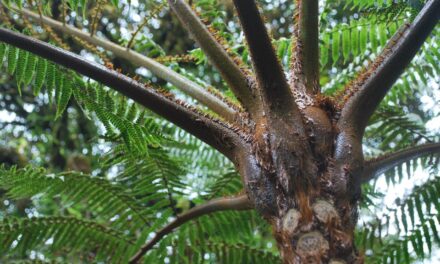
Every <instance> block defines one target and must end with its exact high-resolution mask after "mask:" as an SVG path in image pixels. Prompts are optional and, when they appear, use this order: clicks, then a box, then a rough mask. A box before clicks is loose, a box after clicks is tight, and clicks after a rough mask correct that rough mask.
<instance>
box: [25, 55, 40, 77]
mask: <svg viewBox="0 0 440 264" xmlns="http://www.w3.org/2000/svg"><path fill="white" fill-rule="evenodd" d="M36 65H37V56H35V55H34V54H32V53H29V54H28V60H27V63H26V69H25V71H24V80H23V81H24V84H25V85H29V84H30V83H31V81H32V78H33V77H34V72H35V66H36Z"/></svg>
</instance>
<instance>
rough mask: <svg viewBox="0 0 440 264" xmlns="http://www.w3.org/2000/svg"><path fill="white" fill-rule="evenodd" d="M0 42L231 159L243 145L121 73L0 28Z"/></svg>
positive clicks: (193, 112)
mask: <svg viewBox="0 0 440 264" xmlns="http://www.w3.org/2000/svg"><path fill="white" fill-rule="evenodd" d="M0 41H3V42H5V43H7V44H9V45H12V46H15V47H18V48H20V49H23V50H26V51H29V52H32V53H34V54H36V55H38V56H40V57H42V58H45V59H48V60H50V61H53V62H55V63H57V64H59V65H62V66H64V67H66V68H68V69H72V70H74V71H75V72H77V73H79V74H83V75H85V76H87V77H90V78H92V79H94V80H96V81H98V82H100V83H102V84H104V85H106V86H108V87H110V88H112V89H114V90H116V91H118V92H120V93H122V94H124V95H125V96H127V97H128V98H131V99H133V100H134V101H136V102H137V103H139V104H141V105H143V106H144V107H146V108H148V109H150V110H152V111H153V112H155V113H156V114H158V115H160V116H162V117H164V118H166V119H167V120H168V121H170V122H172V123H174V124H176V125H177V126H179V127H181V128H183V129H184V130H186V131H187V132H189V133H190V134H193V135H194V136H196V137H197V138H199V139H201V140H202V141H204V142H206V143H207V144H209V145H211V146H212V147H213V148H215V149H217V150H219V151H220V152H222V153H223V154H225V155H226V156H227V157H228V158H230V159H234V157H235V156H234V155H235V150H236V149H237V148H239V147H241V146H243V144H244V143H243V142H244V141H243V140H242V139H241V138H240V135H239V134H237V133H235V132H233V130H232V129H231V128H229V127H228V126H226V125H225V124H223V123H221V122H220V121H217V120H213V119H211V118H209V117H207V116H205V115H204V114H203V113H199V112H198V111H196V110H195V109H192V108H190V107H188V106H186V105H185V104H184V103H180V101H177V100H174V99H172V98H170V97H168V96H166V95H164V94H161V93H159V92H157V91H155V90H154V89H150V88H148V87H145V85H144V84H142V83H139V82H137V81H135V80H133V79H131V78H129V77H127V76H125V75H123V74H120V73H118V72H116V71H114V70H110V69H108V68H106V67H104V66H102V65H99V64H97V63H93V62H90V61H87V60H85V59H84V58H82V57H80V56H78V55H77V54H74V53H71V52H68V51H65V50H63V49H60V48H57V47H55V46H52V45H49V44H47V43H45V42H43V41H40V40H36V39H34V38H31V37H28V36H26V35H23V34H20V33H17V32H13V31H11V30H8V29H4V28H0Z"/></svg>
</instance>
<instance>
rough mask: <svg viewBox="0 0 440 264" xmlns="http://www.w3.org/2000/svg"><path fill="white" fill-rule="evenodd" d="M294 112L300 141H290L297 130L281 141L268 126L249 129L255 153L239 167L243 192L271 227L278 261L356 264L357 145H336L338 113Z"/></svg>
mask: <svg viewBox="0 0 440 264" xmlns="http://www.w3.org/2000/svg"><path fill="white" fill-rule="evenodd" d="M300 110H301V115H302V119H303V122H302V123H303V124H304V130H305V131H306V136H305V138H303V139H301V140H293V138H298V136H297V135H295V131H297V129H298V128H297V127H295V126H298V124H291V125H290V127H289V126H283V129H284V131H283V134H281V136H280V138H276V136H274V134H273V132H272V134H271V131H269V130H268V128H267V127H269V128H270V125H267V126H263V127H259V126H257V127H256V128H255V130H254V131H253V132H254V143H253V145H254V149H253V150H252V151H250V152H248V153H243V155H242V157H243V158H242V161H241V162H240V163H239V164H241V165H240V166H239V170H240V171H241V173H242V175H244V178H245V179H244V180H245V182H246V183H247V185H246V189H247V190H248V194H249V196H250V198H251V200H252V201H253V202H254V204H255V206H256V209H257V210H258V211H259V212H260V213H261V214H262V215H263V217H264V218H265V219H266V220H267V221H269V222H270V224H271V225H272V227H273V232H274V236H275V238H276V240H277V242H278V247H279V249H280V252H281V255H282V259H283V261H284V263H289V264H290V263H329V262H331V261H340V262H341V263H362V259H360V258H359V256H358V253H357V251H356V249H355V247H354V244H353V235H354V228H355V224H356V221H357V202H358V200H359V198H360V189H359V188H357V189H353V186H356V184H352V182H351V181H352V179H353V178H356V177H354V176H355V175H360V173H361V171H362V164H363V162H362V161H363V157H362V152H361V151H360V150H361V145H360V142H357V141H356V140H351V139H350V140H347V141H346V142H344V144H343V145H342V146H337V145H336V144H337V142H338V141H337V140H336V138H338V134H340V133H339V132H338V131H336V129H335V122H336V121H337V120H336V118H335V115H336V114H337V113H334V112H332V111H329V110H328V109H327V108H326V105H325V104H324V105H310V106H304V107H303V108H301V109H300ZM295 136H296V137H295ZM336 150H339V151H341V152H342V153H337V152H336ZM354 150H356V151H354ZM341 154H342V155H341ZM339 156H342V157H339ZM348 156H350V157H348ZM357 186H359V185H357ZM335 263H338V262H335Z"/></svg>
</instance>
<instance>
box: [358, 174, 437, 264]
mask: <svg viewBox="0 0 440 264" xmlns="http://www.w3.org/2000/svg"><path fill="white" fill-rule="evenodd" d="M439 194H440V177H435V178H433V179H431V180H429V181H427V182H426V183H424V184H422V185H420V186H418V187H416V188H414V190H413V191H412V192H411V193H410V194H409V195H408V196H407V197H406V198H404V199H403V200H401V201H397V206H396V207H395V208H389V209H387V212H385V214H384V217H382V218H381V219H377V220H374V221H373V222H372V223H369V224H367V226H365V227H364V228H363V229H362V231H361V232H359V233H358V234H357V238H356V240H357V245H358V246H359V247H360V248H361V249H363V250H366V249H370V250H372V254H371V258H369V262H370V263H402V261H403V262H404V263H410V262H411V259H412V258H413V257H418V258H425V257H428V256H429V254H426V253H425V251H424V249H425V247H427V248H428V249H429V252H431V250H432V247H433V243H434V242H435V243H437V244H438V242H440V240H439V235H438V232H437V230H438V228H439V224H440V223H439V220H440V218H439V213H438V212H440V202H439V201H440V195H439ZM391 224H393V225H394V228H392V227H391V226H390V225H391ZM393 229H395V230H396V231H394V232H391V233H390V232H389V231H390V230H393ZM438 245H440V244H438ZM411 248H412V249H413V250H412V251H411V250H410V249H411ZM411 252H414V253H415V254H411ZM389 261H391V262H389Z"/></svg>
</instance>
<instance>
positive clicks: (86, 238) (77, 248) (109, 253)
mask: <svg viewBox="0 0 440 264" xmlns="http://www.w3.org/2000/svg"><path fill="white" fill-rule="evenodd" d="M0 234H1V235H0V241H1V243H0V253H1V254H5V253H8V255H11V259H14V254H15V255H16V257H17V258H20V257H22V256H25V255H26V253H27V252H28V251H30V249H42V248H49V249H50V250H51V251H52V252H57V251H58V252H64V253H65V254H67V255H71V256H75V254H77V253H78V252H90V253H91V252H93V251H96V252H97V255H96V257H95V258H96V259H98V260H109V259H112V260H116V261H118V260H122V259H127V257H125V256H124V255H125V254H126V250H127V248H128V247H129V246H130V245H131V244H132V242H131V241H130V240H128V239H127V238H126V237H125V235H124V234H123V233H121V232H118V231H115V230H112V229H109V228H107V227H105V226H102V225H100V224H97V223H94V222H92V221H85V220H81V219H76V218H72V217H42V218H30V219H4V220H3V221H2V222H0ZM98 245H99V246H98Z"/></svg>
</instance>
